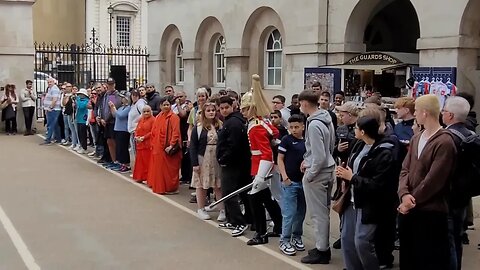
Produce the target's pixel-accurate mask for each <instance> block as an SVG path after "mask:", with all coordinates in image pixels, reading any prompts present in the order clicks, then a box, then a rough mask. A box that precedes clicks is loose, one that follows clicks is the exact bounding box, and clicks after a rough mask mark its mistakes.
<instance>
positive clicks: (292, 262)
mask: <svg viewBox="0 0 480 270" xmlns="http://www.w3.org/2000/svg"><path fill="white" fill-rule="evenodd" d="M37 136H39V137H41V138H43V139H45V137H44V136H43V135H40V134H37ZM59 146H60V145H59ZM60 148H62V149H64V150H67V151H68V152H70V153H72V154H75V155H76V156H78V157H80V158H82V159H84V160H86V161H88V162H90V163H92V164H94V165H96V166H98V167H101V168H102V169H103V167H102V166H101V165H99V164H97V163H96V162H95V161H94V160H92V159H90V158H88V157H86V156H85V155H81V154H79V153H77V152H74V151H70V150H69V149H68V148H67V147H64V146H60ZM106 171H107V172H109V173H111V174H113V175H115V176H118V177H120V178H121V179H123V180H124V181H127V182H128V183H130V184H133V185H135V186H136V187H138V188H140V189H143V190H144V191H146V192H148V193H149V194H151V195H154V196H155V197H157V198H159V199H161V200H163V201H164V202H166V203H168V204H170V205H172V206H174V207H176V208H178V209H180V210H182V211H183V212H185V213H187V214H190V215H192V216H194V217H195V218H197V213H196V212H195V211H193V210H191V209H189V208H188V207H185V206H183V205H181V204H179V203H177V202H176V201H174V200H172V199H169V198H168V197H166V196H165V195H160V194H156V193H153V192H152V190H151V189H150V188H148V187H147V186H145V185H144V184H140V183H137V182H135V181H132V179H131V178H129V177H126V176H125V175H123V174H121V173H118V172H115V171H112V170H106ZM205 222H206V223H208V224H210V225H212V226H214V227H215V228H218V224H217V223H215V222H214V221H212V220H205ZM220 231H223V232H225V233H228V234H229V235H230V232H228V231H227V230H221V229H220ZM236 239H239V240H241V241H242V242H245V243H246V242H247V241H248V240H249V239H248V238H246V237H245V236H240V237H236ZM252 247H254V248H256V249H259V250H261V251H263V252H265V253H267V254H268V255H270V256H272V257H275V258H277V259H279V260H281V261H283V262H285V263H288V264H290V265H291V266H293V267H295V268H297V269H302V270H311V269H312V268H310V267H308V266H306V265H304V264H301V263H299V262H297V261H295V260H292V259H290V258H289V257H287V256H284V255H282V254H280V253H278V252H275V251H273V250H271V249H270V248H268V247H265V246H261V245H260V246H252Z"/></svg>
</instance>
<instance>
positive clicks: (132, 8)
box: [112, 1, 140, 12]
mask: <svg viewBox="0 0 480 270" xmlns="http://www.w3.org/2000/svg"><path fill="white" fill-rule="evenodd" d="M112 7H113V8H114V9H116V10H121V11H127V12H138V11H139V10H140V8H139V6H138V5H136V4H134V3H132V2H129V1H118V2H115V3H112Z"/></svg>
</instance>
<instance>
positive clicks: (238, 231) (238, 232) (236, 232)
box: [232, 225, 248, 237]
mask: <svg viewBox="0 0 480 270" xmlns="http://www.w3.org/2000/svg"><path fill="white" fill-rule="evenodd" d="M247 229H248V225H237V227H235V229H233V231H232V236H233V237H238V236H240V235H242V234H243V233H244V232H245V231H246V230H247Z"/></svg>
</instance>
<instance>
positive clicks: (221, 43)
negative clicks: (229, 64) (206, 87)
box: [213, 36, 226, 85]
mask: <svg viewBox="0 0 480 270" xmlns="http://www.w3.org/2000/svg"><path fill="white" fill-rule="evenodd" d="M213 63H214V65H215V66H214V71H213V74H214V75H213V76H214V78H215V80H214V81H215V84H217V85H224V84H225V66H226V59H225V38H224V37H223V36H220V37H219V38H218V40H217V42H216V43H215V51H214V53H213Z"/></svg>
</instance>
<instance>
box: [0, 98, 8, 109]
mask: <svg viewBox="0 0 480 270" xmlns="http://www.w3.org/2000/svg"><path fill="white" fill-rule="evenodd" d="M7 101H8V99H5V100H3V101H1V102H0V110H3V109H5V108H7V107H8V105H9V104H8V102H7Z"/></svg>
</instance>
